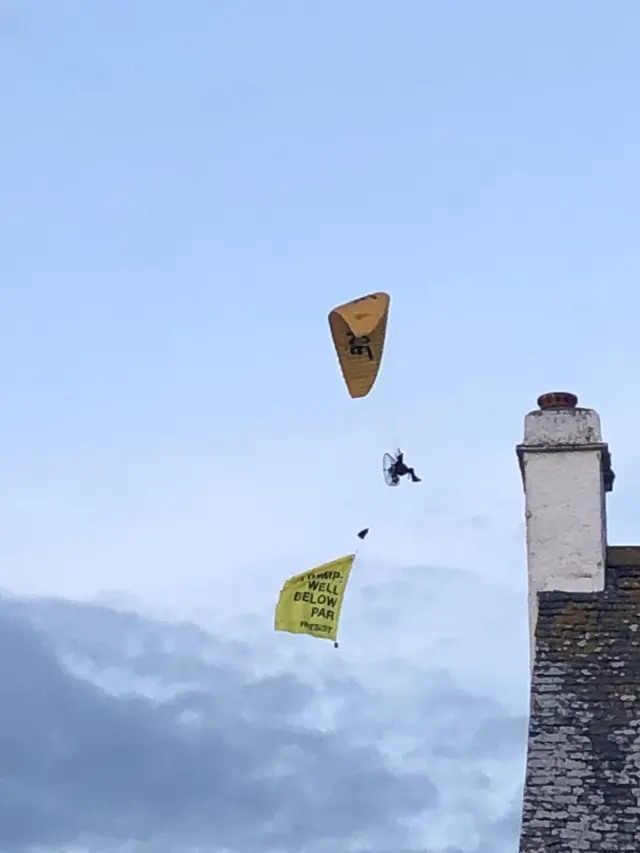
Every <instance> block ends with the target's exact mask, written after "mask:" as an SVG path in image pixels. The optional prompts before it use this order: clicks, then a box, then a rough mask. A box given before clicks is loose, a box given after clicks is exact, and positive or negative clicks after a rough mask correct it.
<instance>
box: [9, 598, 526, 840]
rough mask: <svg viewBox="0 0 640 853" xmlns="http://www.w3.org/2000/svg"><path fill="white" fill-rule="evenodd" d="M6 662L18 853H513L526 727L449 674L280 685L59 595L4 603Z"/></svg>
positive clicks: (291, 678)
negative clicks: (78, 852) (129, 852)
mask: <svg viewBox="0 0 640 853" xmlns="http://www.w3.org/2000/svg"><path fill="white" fill-rule="evenodd" d="M0 649H1V651H0V732H1V734H0V766H1V767H2V768H3V777H2V778H3V781H2V783H1V784H0V848H1V849H2V850H4V851H7V853H27V851H31V850H35V849H36V848H38V849H40V850H44V849H46V850H52V851H62V850H65V851H66V850H68V849H69V848H68V845H70V844H79V843H82V842H83V841H85V842H86V843H88V844H90V848H91V850H92V851H98V850H99V851H102V850H104V851H105V853H111V851H120V850H124V849H126V847H125V846H126V845H127V844H128V843H130V842H132V841H137V842H140V843H142V844H144V845H145V846H144V849H145V850H152V851H158V853H165V851H166V853H174V851H181V853H187V852H188V851H190V850H196V849H200V847H199V845H203V846H204V848H205V849H207V850H208V851H211V853H245V851H251V853H276V851H278V853H290V851H296V853H338V851H341V852H342V851H350V850H353V851H356V850H358V851H363V852H364V851H375V853H385V851H387V853H405V851H406V853H408V851H412V850H422V851H424V850H425V849H428V850H429V851H432V853H444V851H448V853H453V851H458V850H459V851H462V853H485V851H487V853H488V851H489V850H491V851H492V853H503V851H504V853H507V851H511V850H513V849H515V847H514V845H515V843H516V841H515V839H517V823H518V820H519V810H520V803H519V797H518V788H517V785H516V788H515V789H514V785H513V772H512V769H511V768H512V765H513V766H515V767H516V768H517V770H516V775H517V772H518V770H519V768H520V765H521V764H522V758H523V744H524V737H525V720H524V718H523V717H522V716H521V715H517V714H514V713H513V712H512V711H510V710H508V709H507V708H506V707H505V706H504V705H502V704H501V703H500V702H499V701H497V700H495V699H492V698H490V697H488V696H486V695H484V696H483V695H481V694H478V693H476V692H473V691H470V690H467V689H465V688H463V687H461V686H459V685H458V684H456V681H455V679H454V678H453V677H452V675H451V673H449V672H447V671H446V670H439V669H437V668H434V667H428V666H426V667H423V668H422V669H421V670H420V669H416V667H415V666H414V665H411V664H409V663H405V664H404V665H402V664H401V663H400V662H395V663H394V662H393V661H391V660H390V661H387V663H384V662H381V664H380V667H379V668H378V669H377V670H376V671H377V673H378V677H382V680H381V682H380V684H379V688H380V689H378V690H377V691H376V690H375V689H373V688H372V685H371V684H367V682H366V679H362V678H360V677H359V674H358V672H357V670H354V671H352V672H349V671H348V668H347V667H336V668H335V669H334V670H333V671H332V670H331V669H329V670H326V671H323V669H322V667H316V668H315V669H314V668H313V665H312V664H313V661H312V657H309V658H308V659H307V664H308V666H307V668H306V670H305V672H306V675H307V677H301V670H300V669H299V668H297V667H295V666H292V665H290V664H288V663H287V662H286V660H284V659H281V661H280V668H279V671H274V672H272V673H269V674H267V673H265V672H264V671H263V672H261V671H260V666H259V663H258V657H257V655H256V651H255V648H254V646H253V644H251V643H243V642H240V641H228V640H226V639H223V638H220V637H217V636H215V634H214V633H211V632H207V631H205V630H203V629H202V628H200V627H198V626H196V625H193V624H189V623H182V624H171V623H164V622H160V621H158V620H154V619H150V618H143V617H141V616H139V615H136V614H133V613H124V612H119V611H117V610H114V609H111V608H110V607H108V606H97V605H82V604H78V603H74V602H69V601H62V600H55V599H29V600H24V599H9V598H7V599H5V600H3V601H2V602H1V603H0ZM334 659H337V658H335V657H334ZM298 660H300V658H298ZM385 669H386V671H387V675H386V678H385V677H384V675H383V671H384V670H385ZM309 672H312V673H313V674H314V675H315V678H311V677H308V676H309ZM384 684H386V687H382V686H381V685H384ZM456 844H457V845H458V846H456ZM78 849H80V848H78Z"/></svg>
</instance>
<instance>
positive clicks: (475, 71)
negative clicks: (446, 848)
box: [0, 0, 640, 849]
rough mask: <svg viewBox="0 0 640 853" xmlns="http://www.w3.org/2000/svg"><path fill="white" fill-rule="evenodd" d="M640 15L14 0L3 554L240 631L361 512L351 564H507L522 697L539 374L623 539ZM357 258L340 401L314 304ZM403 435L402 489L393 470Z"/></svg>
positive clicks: (57, 583)
mask: <svg viewBox="0 0 640 853" xmlns="http://www.w3.org/2000/svg"><path fill="white" fill-rule="evenodd" d="M639 25H640V8H638V6H637V4H635V3H632V2H631V0H629V2H624V1H623V0H618V2H616V3H615V4H604V3H595V2H573V0H571V2H570V0H564V2H563V3H557V2H555V3H552V2H550V0H542V2H540V0H539V2H536V3H528V4H524V3H521V4H516V3H512V2H508V0H500V1H499V0H485V2H482V3H478V2H473V3H472V2H450V3H435V2H429V0H421V1H420V0H405V2H403V3H399V4H390V3H383V2H378V0H367V2H364V0H341V2H337V0H322V2H306V3H303V2H293V1H292V0H290V2H284V0H269V2H266V0H263V2H258V0H234V2H231V0H221V2H208V1H207V0H190V2H185V3H180V4H176V3H170V2H166V0H154V2H151V0H138V2H135V0H127V2H125V0H110V2H109V3H101V4H98V3H91V4H88V3H86V2H81V0H66V2H56V3H52V2H47V0H39V2H36V0H32V2H19V3H18V2H17V0H16V2H10V0H6V2H5V3H3V6H2V10H1V11H0V44H1V50H0V79H1V80H2V81H3V82H2V85H1V87H0V97H1V110H2V116H3V133H2V135H1V136H0V164H1V165H0V175H1V180H0V197H1V199H2V203H1V204H0V233H1V234H2V260H3V274H2V283H1V284H0V365H1V367H0V377H1V380H2V388H3V405H2V419H1V431H2V442H1V444H0V469H1V470H2V483H3V485H2V490H1V491H0V501H1V503H0V509H1V512H0V533H1V535H0V543H1V544H0V555H1V556H2V563H3V577H4V580H3V585H4V586H5V587H6V588H8V589H11V590H13V591H16V592H20V593H31V592H38V593H46V594H55V595H62V596H71V597H76V598H78V597H80V598H84V597H91V596H94V595H96V594H98V593H103V592H104V591H105V590H111V591H116V592H119V593H120V592H121V593H126V594H127V595H131V596H137V597H138V601H139V606H140V607H148V608H151V609H152V610H154V611H155V612H163V613H175V614H182V615H184V614H187V615H194V614H195V615H196V616H197V617H198V618H199V619H200V620H201V621H203V623H205V624H209V623H211V622H212V621H214V622H215V624H216V625H217V626H218V627H220V626H224V630H225V631H227V632H228V633H229V635H233V634H234V633H235V634H238V635H242V633H243V631H245V630H248V629H247V625H253V626H254V627H255V626H256V625H257V626H262V627H263V629H265V626H266V628H270V625H271V619H272V610H271V608H272V606H273V603H274V601H275V596H276V594H277V590H278V589H279V586H280V584H281V582H282V580H283V579H284V578H285V577H286V576H287V575H288V574H293V573H294V572H297V571H300V570H303V569H305V568H307V567H309V566H310V565H313V564H314V563H317V562H322V561H323V560H325V559H330V558H332V557H334V556H337V555H338V554H339V553H343V552H345V551H346V550H349V549H350V548H351V547H352V546H353V534H355V532H356V531H357V530H359V529H360V528H361V527H364V526H366V525H369V524H371V525H372V533H371V536H370V538H369V540H368V541H367V543H366V545H365V547H364V548H363V557H364V561H363V563H364V566H365V569H364V571H368V568H367V567H368V566H369V565H370V566H371V567H372V568H371V572H372V573H373V574H374V575H375V571H377V570H376V569H375V566H381V565H383V564H384V565H385V566H387V569H385V571H387V570H388V566H394V565H395V566H400V567H408V566H412V565H418V566H440V567H443V568H444V569H451V570H456V571H458V570H461V571H467V572H471V573H474V574H475V575H476V576H477V577H478V578H479V579H480V582H481V583H486V585H487V589H488V588H489V587H490V586H491V588H493V586H492V585H495V584H497V585H498V587H500V588H501V589H503V590H505V595H508V596H515V598H513V599H512V598H509V601H510V602H513V601H515V602H519V604H518V606H519V607H520V611H519V612H518V614H516V616H517V619H520V617H521V619H522V620H523V621H522V624H521V625H520V629H515V628H514V631H516V632H517V630H520V634H519V635H518V636H519V640H518V643H519V645H517V648H518V652H517V655H518V656H517V658H514V660H513V661H512V662H510V663H509V664H508V665H507V664H505V666H506V669H505V670H504V672H505V676H504V677H505V679H509V678H516V679H519V680H518V685H519V686H518V687H516V688H514V689H515V692H516V693H517V694H518V695H519V696H522V695H524V694H523V693H522V690H521V686H522V685H523V684H524V683H525V680H526V676H527V670H526V642H525V639H524V632H525V631H526V627H525V622H524V620H526V606H525V600H524V596H525V566H524V530H523V525H522V489H521V484H520V479H519V473H518V468H517V462H516V458H515V454H514V445H515V444H516V443H518V442H519V441H520V439H521V435H522V419H523V416H524V414H525V413H526V411H528V410H529V409H531V408H533V407H534V406H535V400H536V397H537V396H538V394H539V393H541V392H543V391H547V390H553V389H566V390H571V391H574V392H575V393H577V394H578V395H579V397H580V402H581V403H582V404H583V405H587V406H593V407H595V408H596V409H598V410H599V411H600V413H601V415H602V417H603V426H604V437H605V440H608V441H609V442H610V443H611V448H612V451H613V455H614V467H615V468H616V471H617V474H618V480H617V482H616V491H615V493H614V495H613V496H612V498H611V499H610V509H611V520H610V533H611V539H612V541H614V542H617V543H626V542H635V541H637V540H638V536H639V535H640V533H639V531H640V526H639V523H638V522H639V521H640V515H639V513H638V511H637V509H636V506H637V497H638V495H637V486H636V485H635V479H636V474H637V473H638V469H639V465H638V459H637V455H636V451H635V447H636V432H637V426H636V425H637V422H638V418H639V417H640V404H639V402H638V398H637V395H636V385H637V382H636V374H637V365H638V363H639V362H640V339H639V337H638V334H637V316H638V310H639V309H640V291H639V289H638V287H637V278H638V273H639V271H640V247H639V243H638V237H637V235H638V226H639V220H640V205H639V202H638V199H639V198H640V177H639V175H640V168H639V167H640V154H639V153H638V145H637V140H638V136H639V131H640V119H639V118H638V111H637V109H636V104H637V91H638V82H639V78H640V58H639V56H638V51H637V32H638V27H639ZM375 290H386V291H388V292H389V293H390V294H391V297H392V305H391V316H390V327H389V338H388V348H387V353H386V358H385V364H384V365H383V369H382V372H381V375H380V378H379V382H378V384H377V385H376V387H375V389H374V391H373V393H372V394H371V396H370V398H367V400H365V401H358V402H354V401H351V400H350V399H349V398H348V396H347V394H346V391H345V389H344V387H343V385H342V382H341V377H340V374H339V370H338V367H337V363H336V361H335V358H334V354H333V351H332V346H331V343H330V340H329V335H328V325H327V319H326V315H327V313H328V311H329V310H330V309H331V307H332V306H334V305H335V304H338V303H341V302H343V301H345V300H347V299H350V298H353V297H356V296H359V295H361V294H363V293H367V292H371V291H375ZM398 444H400V445H401V446H402V447H403V449H404V450H405V452H406V455H407V459H408V461H409V462H410V463H412V464H413V465H415V467H416V469H417V471H418V473H419V474H420V475H421V476H422V477H423V483H422V484H421V485H419V486H415V487H414V486H411V485H410V484H403V488H401V489H397V490H390V489H387V488H386V487H385V486H384V483H383V481H382V477H381V472H380V458H381V456H382V453H383V451H385V450H388V449H393V447H394V446H396V445H398ZM381 571H382V569H381ZM363 582H364V581H363ZM355 583H356V585H357V584H358V583H360V581H358V580H357V579H356V580H355ZM462 588H464V584H462V586H461V587H460V589H462ZM456 589H457V590H458V591H457V592H456V598H455V600H454V599H453V598H451V599H447V597H446V594H445V593H443V596H444V597H443V598H442V601H441V607H442V608H443V613H445V614H446V612H447V610H446V608H447V607H449V608H450V611H451V614H452V617H451V619H452V621H455V612H456V606H457V603H458V600H459V595H460V594H461V593H460V589H458V588H457V587H456ZM473 589H476V587H475V586H474V587H473ZM354 594H355V593H354ZM476 594H477V593H475V592H474V593H473V595H474V596H475V595H476ZM470 595H471V593H470ZM510 606H511V605H510ZM347 613H348V608H347V609H345V617H346V615H347ZM443 618H444V617H443ZM517 619H516V623H517V624H520V623H519V622H517ZM480 622H482V619H480ZM416 624H418V623H416ZM482 624H484V628H483V627H482V625H480V626H479V627H478V629H477V630H478V631H482V630H488V628H487V625H486V624H485V623H482ZM256 630H257V629H256ZM457 630H458V634H459V635H461V634H462V633H463V632H464V630H465V626H464V625H458V628H457ZM294 640H295V638H294ZM466 641H469V637H467V638H466V640H465V642H466ZM287 642H289V643H291V642H292V641H291V640H290V639H289V640H287ZM403 642H404V641H403ZM409 645H410V643H409ZM471 645H473V644H471ZM282 648H284V647H282ZM287 648H288V647H287ZM323 648H324V647H323ZM403 648H404V649H405V651H404V653H405V654H406V655H407V656H408V657H409V656H410V655H411V654H412V652H411V650H410V648H408V647H406V648H405V647H404V646H403ZM361 651H362V650H361ZM331 653H333V650H331ZM422 653H423V647H422V646H421V645H420V643H419V642H418V640H417V639H416V645H415V647H414V649H413V654H415V655H416V656H419V655H421V654H422ZM353 654H355V651H354V652H353ZM514 654H516V653H515V652H514ZM460 660H462V658H460ZM355 665H356V664H355V663H354V666H355ZM491 668H492V664H491V663H490V662H489V661H487V662H486V670H487V677H489V675H491V676H492V673H490V672H489V670H490V669H491ZM514 673H515V674H514ZM518 673H519V674H518ZM505 690H506V691H507V692H509V690H510V687H509V685H508V684H506V683H505ZM514 701H516V700H514ZM518 701H520V700H518ZM516 704H517V702H516ZM469 849H471V848H469Z"/></svg>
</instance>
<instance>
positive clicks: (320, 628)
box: [275, 554, 355, 640]
mask: <svg viewBox="0 0 640 853" xmlns="http://www.w3.org/2000/svg"><path fill="white" fill-rule="evenodd" d="M354 559H355V554H348V555H347V556H346V557H340V558H339V559H337V560H333V561H332V562H330V563H323V564H322V565H321V566H316V568H315V569H310V570H309V571H308V572H303V573H302V574H301V575H295V576H294V577H292V578H289V580H288V581H287V582H286V583H285V585H284V586H283V587H282V590H281V592H280V598H279V599H278V604H277V606H276V619H275V629H276V631H288V632H289V633H290V634H310V635H311V636H312V637H323V638H324V639H326V640H336V639H337V636H338V622H339V620H340V610H341V608H342V599H343V598H344V592H345V589H346V586H347V581H348V580H349V574H350V572H351V567H352V566H353V561H354Z"/></svg>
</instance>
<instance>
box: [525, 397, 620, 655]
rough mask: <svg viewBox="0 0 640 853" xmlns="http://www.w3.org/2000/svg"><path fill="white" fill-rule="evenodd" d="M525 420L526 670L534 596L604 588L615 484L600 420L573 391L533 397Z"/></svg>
mask: <svg viewBox="0 0 640 853" xmlns="http://www.w3.org/2000/svg"><path fill="white" fill-rule="evenodd" d="M538 406H539V407H540V408H539V409H537V410H536V411H533V412H529V414H528V415H527V416H526V417H525V421H524V441H523V443H522V444H520V445H518V447H517V453H518V458H519V460H520V470H521V472H522V480H523V484H524V491H525V517H526V527H527V564H528V574H529V638H530V654H531V667H532V669H533V664H534V660H535V631H536V622H537V618H538V592H542V591H545V590H559V591H563V592H596V591H598V590H603V589H604V573H605V563H606V546H607V532H606V509H605V492H608V491H611V489H612V487H613V478H614V475H613V471H612V470H611V457H610V455H609V449H608V447H607V445H606V444H604V443H603V441H602V435H601V431H600V417H599V415H598V413H597V412H594V411H593V410H592V409H582V408H579V407H578V398H577V397H576V396H575V394H568V393H565V392H553V393H551V394H543V395H542V396H541V397H539V398H538Z"/></svg>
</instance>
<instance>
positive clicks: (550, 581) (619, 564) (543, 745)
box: [518, 393, 640, 853]
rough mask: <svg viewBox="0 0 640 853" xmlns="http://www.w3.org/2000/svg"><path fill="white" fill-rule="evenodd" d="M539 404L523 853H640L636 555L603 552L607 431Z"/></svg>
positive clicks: (526, 461) (528, 449) (608, 479)
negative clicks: (604, 441)
mask: <svg viewBox="0 0 640 853" xmlns="http://www.w3.org/2000/svg"><path fill="white" fill-rule="evenodd" d="M577 403H578V401H577V399H576V397H575V396H574V395H573V394H565V393H554V394H544V395H543V396H542V397H540V398H539V400H538V405H539V407H540V408H539V409H538V410H537V411H534V412H531V413H530V414H528V415H527V417H526V419H525V438H524V443H523V444H522V445H520V446H519V447H518V456H519V459H520V467H521V470H522V476H523V481H524V487H525V493H526V519H527V557H528V567H529V610H530V631H531V661H532V676H531V709H530V717H529V735H528V743H527V772H526V780H525V786H524V802H523V813H522V829H521V835H520V853H605V851H606V853H640V548H638V547H608V546H607V541H606V524H605V493H606V492H607V491H610V490H611V488H612V486H613V472H612V470H611V460H610V456H609V452H608V449H607V446H606V444H604V443H603V442H602V437H601V434H600V419H599V417H598V415H597V414H596V413H595V412H594V411H592V410H591V409H581V408H578V405H577Z"/></svg>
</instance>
